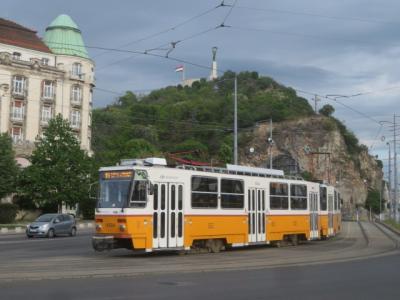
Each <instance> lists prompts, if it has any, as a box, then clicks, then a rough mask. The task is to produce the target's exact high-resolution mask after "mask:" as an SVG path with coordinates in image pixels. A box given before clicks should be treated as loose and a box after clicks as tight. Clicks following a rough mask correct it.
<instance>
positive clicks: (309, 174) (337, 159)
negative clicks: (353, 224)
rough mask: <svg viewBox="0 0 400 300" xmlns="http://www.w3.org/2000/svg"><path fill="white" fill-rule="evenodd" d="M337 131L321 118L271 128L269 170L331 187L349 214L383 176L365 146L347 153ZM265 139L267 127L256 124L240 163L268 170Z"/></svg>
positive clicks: (377, 163) (276, 125) (336, 128)
mask: <svg viewBox="0 0 400 300" xmlns="http://www.w3.org/2000/svg"><path fill="white" fill-rule="evenodd" d="M340 129H341V128H340V125H338V124H337V123H336V122H335V119H334V118H331V117H325V116H321V115H315V116H312V117H307V118H301V119H298V120H294V121H283V122H280V123H275V124H273V140H274V145H273V146H272V156H273V167H274V168H278V169H279V168H281V169H284V170H285V171H286V173H289V174H302V175H303V176H304V177H306V178H310V179H314V180H321V181H324V182H327V183H330V184H333V185H335V186H336V187H337V188H338V189H339V191H340V192H341V195H342V198H343V204H344V208H345V209H347V210H349V211H351V210H353V209H354V208H355V206H356V205H357V204H358V205H363V204H364V203H365V200H366V197H367V194H368V190H372V189H376V190H379V186H380V183H381V182H382V177H383V173H382V168H381V165H380V162H379V161H377V160H376V159H375V158H374V157H372V156H371V155H369V154H368V149H367V148H366V147H365V146H358V149H356V151H354V149H349V148H350V147H349V145H348V141H346V139H345V137H344V135H343V132H341V130H340ZM268 136H269V123H261V124H258V126H256V127H255V129H254V130H253V132H252V133H251V134H250V135H249V139H248V142H247V143H246V145H245V146H244V147H242V150H241V153H240V162H241V163H243V164H248V165H253V166H264V167H269V153H270V150H271V148H269V147H268V143H267V138H268ZM346 142H347V143H346ZM251 148H253V149H252V150H253V151H249V149H251Z"/></svg>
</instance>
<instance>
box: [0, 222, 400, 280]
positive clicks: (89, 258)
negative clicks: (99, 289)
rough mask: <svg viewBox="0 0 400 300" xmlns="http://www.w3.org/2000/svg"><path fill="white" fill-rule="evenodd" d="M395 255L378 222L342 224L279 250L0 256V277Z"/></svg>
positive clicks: (278, 264)
mask: <svg viewBox="0 0 400 300" xmlns="http://www.w3.org/2000/svg"><path fill="white" fill-rule="evenodd" d="M83 241H86V240H84V239H82V242H83ZM366 241H368V243H367V242H366ZM39 249H43V248H42V247H40V248H39ZM392 253H398V243H397V242H396V243H395V240H393V239H391V238H390V237H389V236H388V235H387V234H385V233H384V232H381V231H380V229H379V227H377V225H376V224H373V223H365V224H361V223H359V224H356V223H355V222H351V223H350V222H344V223H343V230H342V233H341V235H340V236H338V237H337V238H334V239H330V240H327V241H316V242H309V243H306V244H305V245H300V246H297V247H284V248H279V249H278V248H274V247H268V246H267V247H250V248H242V249H234V250H229V251H225V252H221V253H218V254H196V255H177V254H174V253H153V254H146V255H144V254H135V253H132V252H127V251H117V252H110V253H105V254H96V253H92V252H89V251H87V250H86V252H84V254H82V255H79V254H76V253H75V252H74V254H68V251H67V250H66V253H65V255H62V256H60V255H59V256H50V257H47V258H46V257H40V256H36V255H35V253H33V255H32V258H30V259H27V258H26V257H24V258H21V257H18V256H17V257H16V258H15V260H4V259H3V260H2V259H1V258H0V281H18V280H37V279H62V278H87V277H91V278H93V277H94V278H97V277H119V276H126V277H127V276H143V275H153V274H162V273H193V272H210V271H238V270H249V269H254V270H256V269H266V268H279V267H292V266H305V265H318V264H329V263H338V262H346V261H354V260H363V259H368V258H373V257H380V256H384V255H390V254H392ZM36 254H37V253H36ZM59 270H62V271H59Z"/></svg>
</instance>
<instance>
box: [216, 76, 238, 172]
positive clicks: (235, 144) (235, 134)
mask: <svg viewBox="0 0 400 300" xmlns="http://www.w3.org/2000/svg"><path fill="white" fill-rule="evenodd" d="M228 80H233V81H234V89H233V164H234V165H237V164H238V120H237V76H236V74H235V77H234V78H226V79H222V80H219V81H217V82H216V84H218V83H220V82H224V81H228Z"/></svg>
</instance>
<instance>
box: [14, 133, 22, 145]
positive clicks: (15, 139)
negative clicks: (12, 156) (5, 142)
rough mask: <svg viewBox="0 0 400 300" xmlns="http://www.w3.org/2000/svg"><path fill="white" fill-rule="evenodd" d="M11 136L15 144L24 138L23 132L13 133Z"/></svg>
mask: <svg viewBox="0 0 400 300" xmlns="http://www.w3.org/2000/svg"><path fill="white" fill-rule="evenodd" d="M11 138H12V141H13V143H14V144H18V143H19V142H22V141H23V140H24V136H23V135H22V134H21V135H12V136H11Z"/></svg>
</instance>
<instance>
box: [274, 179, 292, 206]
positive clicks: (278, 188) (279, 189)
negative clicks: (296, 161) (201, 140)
mask: <svg viewBox="0 0 400 300" xmlns="http://www.w3.org/2000/svg"><path fill="white" fill-rule="evenodd" d="M269 191H270V208H271V209H289V197H288V184H287V183H279V182H271V183H270V185H269Z"/></svg>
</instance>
